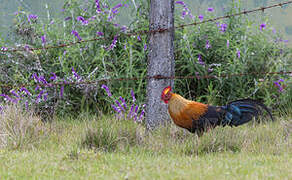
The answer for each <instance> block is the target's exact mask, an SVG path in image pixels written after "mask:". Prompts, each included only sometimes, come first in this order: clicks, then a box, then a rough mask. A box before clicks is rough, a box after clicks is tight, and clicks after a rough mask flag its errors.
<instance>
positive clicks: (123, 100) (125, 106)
mask: <svg viewBox="0 0 292 180" xmlns="http://www.w3.org/2000/svg"><path fill="white" fill-rule="evenodd" d="M120 100H121V102H122V103H123V106H124V108H125V109H127V103H126V101H125V99H124V98H123V97H122V96H120Z"/></svg>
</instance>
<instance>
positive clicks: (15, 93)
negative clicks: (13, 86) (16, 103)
mask: <svg viewBox="0 0 292 180" xmlns="http://www.w3.org/2000/svg"><path fill="white" fill-rule="evenodd" d="M10 92H11V94H13V96H15V97H19V95H18V93H17V92H15V91H14V90H11V91H10Z"/></svg>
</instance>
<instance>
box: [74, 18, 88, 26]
mask: <svg viewBox="0 0 292 180" xmlns="http://www.w3.org/2000/svg"><path fill="white" fill-rule="evenodd" d="M76 19H77V21H80V22H81V23H82V25H88V20H86V19H84V17H82V16H78V17H77V18H76Z"/></svg>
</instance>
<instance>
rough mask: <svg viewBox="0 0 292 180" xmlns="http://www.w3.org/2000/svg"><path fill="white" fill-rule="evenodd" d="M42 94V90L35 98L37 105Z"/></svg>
mask: <svg viewBox="0 0 292 180" xmlns="http://www.w3.org/2000/svg"><path fill="white" fill-rule="evenodd" d="M43 94H44V90H41V91H40V93H39V95H38V96H37V97H36V103H39V102H40V100H41V98H42V96H43Z"/></svg>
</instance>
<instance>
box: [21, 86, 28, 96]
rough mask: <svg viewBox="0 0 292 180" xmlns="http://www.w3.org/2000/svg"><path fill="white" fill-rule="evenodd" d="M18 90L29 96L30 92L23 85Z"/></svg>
mask: <svg viewBox="0 0 292 180" xmlns="http://www.w3.org/2000/svg"><path fill="white" fill-rule="evenodd" d="M20 92H25V93H26V94H27V95H29V96H31V93H30V92H29V91H28V90H27V89H26V88H25V87H22V88H21V89H20Z"/></svg>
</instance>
